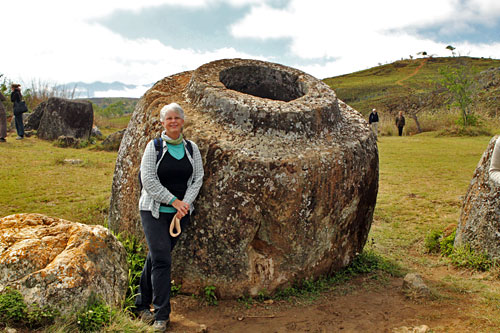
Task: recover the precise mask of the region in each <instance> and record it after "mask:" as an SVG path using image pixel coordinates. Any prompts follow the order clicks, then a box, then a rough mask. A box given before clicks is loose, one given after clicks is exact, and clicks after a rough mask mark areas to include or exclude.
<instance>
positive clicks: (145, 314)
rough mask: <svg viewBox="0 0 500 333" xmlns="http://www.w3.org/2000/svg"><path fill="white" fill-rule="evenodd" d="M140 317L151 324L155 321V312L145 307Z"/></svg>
mask: <svg viewBox="0 0 500 333" xmlns="http://www.w3.org/2000/svg"><path fill="white" fill-rule="evenodd" d="M138 317H139V319H140V320H141V321H142V322H144V323H146V324H148V325H151V324H152V323H153V322H154V321H155V316H154V314H153V313H152V312H151V311H149V310H148V309H144V310H142V311H140V312H139V316H138Z"/></svg>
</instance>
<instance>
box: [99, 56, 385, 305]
mask: <svg viewBox="0 0 500 333" xmlns="http://www.w3.org/2000/svg"><path fill="white" fill-rule="evenodd" d="M170 102H177V103H179V104H180V105H181V106H182V107H183V108H184V110H185V112H186V116H187V120H186V125H185V129H184V134H185V136H186V137H187V138H189V139H191V140H193V141H194V142H196V143H197V144H198V145H199V147H200V150H201V153H202V156H203V162H204V168H205V178H204V184H203V187H202V189H201V192H200V195H199V197H198V199H197V200H196V202H195V207H196V212H195V215H194V216H193V218H192V222H191V226H190V228H189V229H188V230H187V231H186V232H185V233H184V234H183V235H182V236H181V240H180V242H179V243H178V245H177V246H176V249H175V250H174V254H173V258H174V259H173V261H174V262H173V271H172V274H173V277H174V279H175V281H176V283H179V282H181V283H182V285H183V290H185V291H188V292H196V291H199V290H200V289H201V288H202V287H203V286H207V285H214V286H216V287H217V290H218V293H219V296H221V297H236V296H240V295H243V294H249V295H256V294H257V293H258V292H259V291H263V290H265V291H267V292H273V291H275V290H276V288H279V287H282V286H285V285H288V284H290V283H292V282H294V281H297V280H300V279H303V278H314V277H318V276H320V275H321V274H326V273H330V272H333V271H335V270H338V269H339V268H341V267H344V266H346V265H348V264H349V263H350V262H351V261H352V259H353V258H354V257H355V256H356V254H357V253H358V252H360V251H361V250H362V248H363V246H364V244H365V242H366V239H367V235H368V231H369V229H370V225H371V222H372V217H373V211H374V208H375V202H376V197H377V191H378V150H377V145H376V140H375V138H374V136H373V134H372V133H371V131H370V129H369V127H368V124H367V123H366V121H365V120H364V119H363V118H362V116H361V114H360V113H358V112H357V111H355V110H354V109H352V108H350V107H349V106H347V105H346V104H344V103H343V102H341V101H340V100H338V99H337V97H336V95H335V93H334V91H333V90H331V89H330V88H329V87H328V86H327V85H326V84H324V83H323V82H321V81H319V80H317V79H315V78H314V77H312V76H310V75H308V74H306V73H304V72H301V71H299V70H296V69H293V68H290V67H285V66H282V65H278V64H274V63H269V62H263V61H257V60H243V59H226V60H220V61H215V62H211V63H208V64H206V65H203V66H201V67H199V68H198V69H196V70H195V71H192V72H184V73H180V74H177V75H173V76H170V77H167V78H164V79H163V80H161V81H159V82H157V83H156V84H155V85H154V86H153V87H152V88H151V89H150V90H148V91H147V92H146V94H145V95H144V96H143V97H142V99H141V100H140V102H139V103H138V105H137V107H136V109H135V112H134V114H133V116H132V119H131V121H130V123H129V126H128V129H127V131H126V133H125V136H124V138H123V141H122V144H121V146H120V150H119V153H118V158H117V163H116V169H115V175H114V180H113V188H112V198H111V206H110V221H109V222H110V226H111V228H112V229H114V230H115V231H127V232H131V233H133V234H135V235H138V236H139V237H143V236H142V228H141V223H140V218H139V216H138V210H137V203H138V196H139V185H138V181H137V173H138V170H139V165H140V159H141V156H142V152H143V150H144V147H145V145H146V143H147V142H148V140H150V139H151V138H153V137H156V136H158V135H159V133H160V131H161V124H160V123H159V121H158V114H159V111H160V109H161V107H162V106H163V105H165V104H167V103H170Z"/></svg>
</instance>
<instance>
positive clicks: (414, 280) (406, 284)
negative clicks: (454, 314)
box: [403, 273, 431, 296]
mask: <svg viewBox="0 0 500 333" xmlns="http://www.w3.org/2000/svg"><path fill="white" fill-rule="evenodd" d="M403 290H404V291H406V292H411V293H415V294H417V295H418V296H429V295H430V294H431V291H430V289H429V287H427V285H426V284H425V283H424V280H423V279H422V276H420V274H416V273H408V274H406V276H405V278H404V280H403Z"/></svg>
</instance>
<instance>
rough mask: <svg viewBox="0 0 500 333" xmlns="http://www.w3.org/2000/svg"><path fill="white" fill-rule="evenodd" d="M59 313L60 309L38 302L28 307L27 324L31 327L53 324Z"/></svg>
mask: <svg viewBox="0 0 500 333" xmlns="http://www.w3.org/2000/svg"><path fill="white" fill-rule="evenodd" d="M59 315H60V314H59V311H57V310H56V309H53V308H51V307H50V306H44V307H40V306H39V305H38V304H36V303H35V304H32V305H30V306H29V307H28V314H27V320H28V322H27V326H28V327H29V328H39V327H44V326H49V325H52V324H53V323H54V322H55V319H56V318H57V317H58V316H59Z"/></svg>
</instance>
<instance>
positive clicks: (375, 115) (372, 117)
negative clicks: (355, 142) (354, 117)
mask: <svg viewBox="0 0 500 333" xmlns="http://www.w3.org/2000/svg"><path fill="white" fill-rule="evenodd" d="M368 123H369V124H370V125H371V127H372V131H373V134H375V139H378V137H377V135H378V113H377V109H373V110H372V113H370V118H368Z"/></svg>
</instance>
